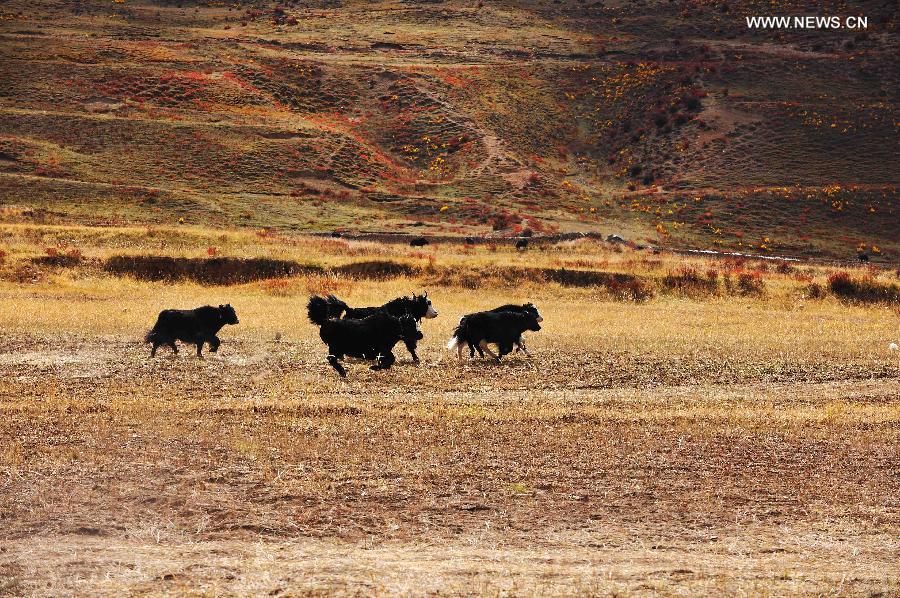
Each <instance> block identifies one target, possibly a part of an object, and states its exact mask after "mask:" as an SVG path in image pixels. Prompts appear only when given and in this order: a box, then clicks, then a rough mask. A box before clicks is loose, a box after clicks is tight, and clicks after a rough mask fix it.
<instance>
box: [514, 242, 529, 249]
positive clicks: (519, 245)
mask: <svg viewBox="0 0 900 598" xmlns="http://www.w3.org/2000/svg"><path fill="white" fill-rule="evenodd" d="M516 249H517V250H519V251H525V250H526V249H528V239H519V240H518V241H516Z"/></svg>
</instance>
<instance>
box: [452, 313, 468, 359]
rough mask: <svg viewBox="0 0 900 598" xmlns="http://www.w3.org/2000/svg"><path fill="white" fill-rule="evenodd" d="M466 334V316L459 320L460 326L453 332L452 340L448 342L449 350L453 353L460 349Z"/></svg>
mask: <svg viewBox="0 0 900 598" xmlns="http://www.w3.org/2000/svg"><path fill="white" fill-rule="evenodd" d="M465 332H466V316H463V317H462V318H460V319H459V326H457V327H456V329H455V330H454V331H453V336H451V337H450V340H449V341H447V348H448V349H450V350H451V351H452V350H453V349H456V348H457V347H459V345H460V344H461V343H462V338H463V336H465Z"/></svg>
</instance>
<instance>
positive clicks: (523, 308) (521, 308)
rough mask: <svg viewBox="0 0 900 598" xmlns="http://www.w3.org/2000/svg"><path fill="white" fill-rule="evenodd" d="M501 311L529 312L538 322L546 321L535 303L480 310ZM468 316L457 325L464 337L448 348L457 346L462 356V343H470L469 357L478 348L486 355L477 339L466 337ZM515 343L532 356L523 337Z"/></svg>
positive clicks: (479, 351) (481, 354) (481, 353)
mask: <svg viewBox="0 0 900 598" xmlns="http://www.w3.org/2000/svg"><path fill="white" fill-rule="evenodd" d="M501 312H509V313H517V314H528V315H532V316H534V319H535V320H537V321H538V322H543V321H544V318H543V316H541V313H540V312H539V311H538V308H537V307H535V305H534V303H525V304H524V305H515V304H507V305H501V306H500V307H495V308H494V309H492V310H489V312H480V313H501ZM469 315H472V314H469ZM468 317H469V316H463V317H462V318H460V320H459V326H458V327H457V330H459V331H460V334H461V335H462V338H461V339H460V343H459V344H455V345H453V346H450V345H448V348H451V349H452V348H454V347H456V349H457V353H458V354H459V357H462V343H466V344H468V345H469V357H475V351H476V350H477V351H478V354H479V355H480V356H481V357H484V350H483V349H482V348H481V347H480V346H479V345H478V343H477V342H476V341H473V340H470V339H469V338H466V330H467V327H466V325H465V322H466V318H468ZM515 344H516V351H522V352H524V353H525V355H528V356H529V357H531V354H530V353H529V352H528V349H527V348H526V347H525V341H524V339H523V338H522V337H519V339H518V340H517V341H516V343H515Z"/></svg>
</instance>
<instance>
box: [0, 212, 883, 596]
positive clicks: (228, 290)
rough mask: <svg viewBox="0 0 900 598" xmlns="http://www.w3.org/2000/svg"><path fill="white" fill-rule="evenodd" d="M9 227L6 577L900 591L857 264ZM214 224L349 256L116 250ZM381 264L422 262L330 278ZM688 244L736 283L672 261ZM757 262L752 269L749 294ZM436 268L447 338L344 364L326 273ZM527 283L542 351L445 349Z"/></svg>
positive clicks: (379, 279)
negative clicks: (213, 330) (328, 341)
mask: <svg viewBox="0 0 900 598" xmlns="http://www.w3.org/2000/svg"><path fill="white" fill-rule="evenodd" d="M0 236H2V239H3V244H4V245H3V246H4V247H5V248H6V253H5V256H4V262H3V265H2V266H0V279H2V282H0V297H2V300H0V410H2V417H0V521H2V525H0V594H10V595H72V594H86V593H89V594H107V595H123V594H135V593H137V594H142V593H147V594H153V595H160V594H170V593H171V594H198V595H199V594H203V595H208V594H234V595H246V594H270V595H278V594H280V593H286V594H294V595H296V594H325V593H327V594H332V593H339V594H397V593H402V594H423V593H440V594H489V595H496V594H504V595H506V594H541V595H544V594H549V595H572V594H604V595H605V594H617V595H632V594H647V593H657V594H662V595H698V594H707V595H710V594H711V595H726V594H727V595H750V596H768V595H785V594H801V595H866V596H875V595H881V596H889V595H896V594H897V593H898V592H900V568H898V565H897V563H898V555H900V539H898V538H900V503H898V496H900V470H898V462H900V461H898V456H900V455H898V446H900V354H898V353H897V352H893V353H892V352H891V351H890V350H889V348H888V345H889V344H890V343H891V342H897V341H898V337H900V314H898V311H897V304H896V303H890V302H881V303H877V302H876V303H865V302H847V301H845V300H842V299H841V298H840V297H837V296H835V295H834V293H832V292H831V290H830V289H829V283H828V277H829V276H831V275H832V274H833V273H834V268H830V267H826V266H813V265H798V264H794V265H788V266H785V265H782V266H778V265H777V264H775V263H767V262H761V261H740V262H736V261H731V262H725V261H714V260H709V261H707V260H701V259H699V258H686V257H682V256H677V255H673V254H669V253H661V254H658V255H654V254H651V253H649V252H647V251H635V250H632V249H629V248H627V247H622V246H617V245H610V244H606V243H601V242H596V241H591V240H581V241H575V242H568V243H558V244H546V245H544V246H543V248H542V249H541V248H538V247H534V246H533V247H532V248H531V249H530V250H529V251H528V252H518V253H517V252H515V251H514V250H513V249H512V248H511V247H509V246H481V245H479V246H466V245H462V244H440V245H432V246H429V247H426V248H423V249H421V250H411V249H410V248H409V247H406V246H403V245H391V244H375V243H368V242H361V241H347V240H343V239H321V238H307V237H278V236H273V235H268V234H267V235H265V236H261V235H257V234H255V233H254V232H252V231H218V230H208V229H202V228H178V227H176V228H172V229H147V228H145V227H143V228H142V227H132V228H103V229H100V228H91V227H81V226H65V227H55V226H33V225H20V224H7V225H3V226H2V227H0ZM213 245H215V247H216V253H217V254H218V255H224V256H230V257H237V258H253V257H256V258H267V259H273V258H279V259H284V260H294V261H296V262H297V263H302V264H305V265H307V266H309V267H311V266H320V267H322V268H325V270H323V272H324V273H318V272H313V273H304V274H299V275H294V276H288V277H285V278H277V279H269V280H262V281H252V280H251V281H248V282H244V283H240V284H231V285H201V284H198V283H196V282H193V281H191V280H180V281H176V282H153V281H146V280H139V279H137V278H134V277H130V276H118V275H112V274H110V273H108V272H107V271H106V270H105V266H104V264H105V263H107V261H108V260H109V259H111V258H112V257H114V256H122V255H132V256H135V255H142V254H144V253H151V252H152V253H157V254H161V255H164V254H168V255H172V256H176V255H177V256H186V257H202V258H208V253H209V250H208V249H207V248H208V247H212V246H213ZM48 246H49V247H54V248H59V249H57V250H56V251H53V252H49V253H48V252H47V247H48ZM75 248H77V251H74V249H75ZM51 253H52V254H54V255H50V254H51ZM69 254H72V255H76V256H77V257H75V258H73V259H72V260H69V261H66V260H62V259H60V256H61V255H69ZM51 257H55V258H56V260H55V261H54V260H47V259H46V258H51ZM374 259H378V260H382V261H383V262H390V263H395V264H406V265H408V266H409V267H410V268H413V270H411V271H412V272H413V274H408V275H399V276H397V275H390V274H378V272H376V271H374V270H373V271H371V272H369V273H368V274H365V273H361V274H358V275H356V276H353V275H349V274H346V275H341V274H335V272H347V271H349V270H346V269H345V270H340V267H341V266H347V265H348V264H353V263H359V262H362V261H366V260H369V261H371V260H374ZM516 268H519V269H525V270H515V269H516ZM553 268H567V269H570V270H576V271H579V272H587V271H591V272H605V273H619V274H626V275H631V276H635V277H637V278H638V279H640V281H641V283H640V284H641V285H644V287H645V290H648V291H649V293H650V294H651V295H652V296H650V297H648V298H645V299H644V300H641V301H635V300H633V299H628V298H624V296H620V295H617V288H615V287H614V288H610V287H608V286H603V285H601V284H588V285H586V286H580V283H579V282H578V281H579V280H581V279H579V278H577V277H575V278H572V279H571V281H570V282H568V283H566V286H564V285H563V284H561V283H559V282H553V281H549V282H548V281H547V280H543V279H540V275H539V274H536V272H546V271H548V269H553ZM685 268H694V269H696V270H698V271H700V272H703V277H704V279H708V278H709V276H710V274H709V273H708V270H713V269H715V270H717V283H716V286H715V287H714V288H712V289H710V288H708V287H703V288H700V289H698V288H693V287H684V286H675V285H673V283H671V282H669V283H666V282H665V280H666V277H667V276H669V277H671V276H677V275H678V274H679V273H682V274H683V273H684V272H685ZM529 269H530V270H529ZM542 269H543V270H542ZM507 271H514V272H519V273H520V274H521V272H523V271H524V272H527V273H528V275H527V276H519V277H518V278H510V279H506V278H504V276H505V274H504V272H507ZM360 272H363V271H362V270H360ZM740 273H752V276H751V278H754V279H755V280H756V281H757V282H756V285H755V286H754V287H753V288H752V289H751V291H752V292H749V291H748V292H745V293H742V292H740V291H739V290H734V291H730V290H728V289H730V288H732V287H731V286H730V285H726V283H725V280H726V279H728V280H732V279H733V280H735V281H736V280H738V278H739V277H740ZM849 273H850V275H851V276H852V277H853V278H854V279H859V280H862V279H863V278H864V277H865V276H869V277H870V278H869V280H870V282H877V283H879V284H881V285H884V286H885V287H886V288H891V285H896V284H897V274H896V273H895V272H894V271H892V270H878V269H870V270H868V271H864V270H863V269H861V268H856V269H853V270H851V271H850V272H849ZM530 277H534V278H530ZM670 280H671V279H670ZM813 284H818V285H819V286H820V287H821V289H824V291H823V294H824V296H822V297H818V298H813V297H811V296H810V293H811V291H810V288H811V286H810V285H813ZM733 288H734V289H737V287H733ZM760 289H761V290H760ZM421 290H428V291H429V296H430V297H432V298H433V300H434V303H435V306H436V307H437V309H438V310H439V312H440V315H439V316H438V318H437V319H434V320H426V321H424V322H423V330H424V333H425V340H424V341H423V342H422V343H421V345H420V350H419V354H420V356H421V357H422V362H421V364H420V365H418V366H416V365H413V364H412V363H411V362H410V360H409V356H408V355H407V354H406V353H405V350H404V349H403V348H402V345H401V346H400V347H398V350H397V351H396V353H397V356H398V363H397V364H396V365H395V366H394V368H392V369H391V370H389V371H386V372H372V371H370V370H369V369H368V367H367V365H368V364H364V363H361V362H352V361H351V362H350V364H349V366H348V370H349V377H348V378H347V380H346V381H343V380H341V379H340V378H339V377H338V376H337V375H336V374H335V372H334V371H333V370H331V368H330V367H329V366H328V365H327V363H326V362H325V353H326V351H325V347H324V346H323V345H322V343H321V342H320V340H319V339H318V336H317V330H316V328H315V327H314V326H312V325H311V324H309V323H308V322H307V321H306V317H305V309H304V308H305V301H306V299H307V297H308V295H309V293H312V292H334V293H336V294H338V295H339V296H341V297H342V298H344V299H345V300H347V301H348V302H349V303H350V304H351V305H366V304H378V303H381V302H383V301H385V300H387V299H389V298H392V297H394V296H397V295H400V294H409V293H411V292H413V291H417V292H419V291H421ZM526 300H530V301H534V302H535V303H536V304H537V305H538V306H539V307H540V309H541V311H542V314H543V315H544V318H545V320H544V322H543V330H542V331H540V332H538V333H529V335H528V337H527V342H528V346H529V349H530V351H531V353H532V354H533V358H532V359H526V358H524V357H520V356H510V357H509V358H505V359H504V360H503V361H502V362H501V363H493V362H490V361H487V360H480V359H476V360H471V361H470V360H468V359H466V360H464V361H462V362H460V361H458V360H457V358H456V356H455V354H451V353H450V352H448V351H447V350H446V349H445V348H444V345H445V343H446V341H447V339H448V338H449V336H450V333H451V330H452V328H453V326H454V325H455V324H456V322H457V320H458V318H459V316H460V315H462V314H463V313H467V312H471V311H474V310H478V309H482V308H489V307H493V306H495V305H497V304H500V303H505V302H508V301H517V302H524V301H526ZM226 301H227V302H230V303H231V304H233V305H234V306H235V307H236V309H237V312H238V315H239V317H240V319H241V323H240V324H239V325H237V326H232V327H227V328H226V329H224V330H223V331H222V333H221V334H220V337H221V338H222V340H223V344H222V348H221V349H220V351H219V353H218V354H216V355H207V356H206V357H205V358H204V359H202V360H199V359H197V358H196V357H195V356H194V355H192V354H191V351H190V350H185V351H182V352H181V354H180V355H178V356H173V355H172V354H171V353H169V352H168V351H167V350H166V349H165V348H163V349H161V351H160V354H159V355H158V356H157V358H156V359H150V358H149V347H148V346H147V345H144V344H143V343H142V342H141V339H142V337H143V334H144V333H145V332H146V330H147V329H148V328H149V327H150V326H151V325H152V323H153V320H154V318H155V315H156V313H157V311H158V310H160V309H162V308H166V307H194V306H197V305H201V304H204V303H211V304H219V303H224V302H226Z"/></svg>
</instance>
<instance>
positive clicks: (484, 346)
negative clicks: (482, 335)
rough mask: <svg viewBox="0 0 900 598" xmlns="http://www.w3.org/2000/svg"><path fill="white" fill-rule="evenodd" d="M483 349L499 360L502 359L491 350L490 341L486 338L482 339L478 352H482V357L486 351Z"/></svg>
mask: <svg viewBox="0 0 900 598" xmlns="http://www.w3.org/2000/svg"><path fill="white" fill-rule="evenodd" d="M482 351H486V352H487V354H488V355H490V356H491V357H493V358H494V359H496V360H497V361H500V358H499V357H497V356H496V355H495V354H494V352H493V351H491V348H490V347H488V342H487V341H485V340H483V341H481V342H480V343H478V352H479V353H481V356H482V357H484V353H482Z"/></svg>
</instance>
